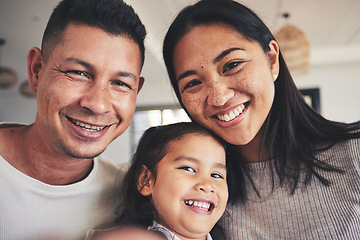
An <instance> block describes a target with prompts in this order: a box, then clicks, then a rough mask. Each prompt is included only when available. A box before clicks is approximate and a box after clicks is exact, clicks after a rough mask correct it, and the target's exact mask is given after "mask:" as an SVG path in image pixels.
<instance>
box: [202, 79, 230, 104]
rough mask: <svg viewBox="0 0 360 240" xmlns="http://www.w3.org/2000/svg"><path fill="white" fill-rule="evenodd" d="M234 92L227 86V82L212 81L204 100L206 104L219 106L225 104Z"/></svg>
mask: <svg viewBox="0 0 360 240" xmlns="http://www.w3.org/2000/svg"><path fill="white" fill-rule="evenodd" d="M234 94H235V92H234V90H232V89H231V88H229V87H228V86H227V84H225V83H221V82H220V81H219V80H216V81H212V83H210V84H209V86H208V91H207V99H206V102H207V104H208V105H211V106H216V107H220V106H223V105H225V103H226V102H227V101H229V99H231V98H232V97H233V96H234Z"/></svg>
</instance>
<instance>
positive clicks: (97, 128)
mask: <svg viewBox="0 0 360 240" xmlns="http://www.w3.org/2000/svg"><path fill="white" fill-rule="evenodd" d="M71 122H72V123H74V124H75V125H76V126H79V127H81V128H84V129H86V130H88V131H100V130H103V129H104V128H105V127H98V126H94V125H90V124H88V123H83V122H80V121H78V120H71Z"/></svg>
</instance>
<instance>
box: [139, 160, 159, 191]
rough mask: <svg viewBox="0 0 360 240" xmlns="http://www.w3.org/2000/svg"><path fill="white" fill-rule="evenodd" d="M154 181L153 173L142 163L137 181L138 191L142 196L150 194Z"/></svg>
mask: <svg viewBox="0 0 360 240" xmlns="http://www.w3.org/2000/svg"><path fill="white" fill-rule="evenodd" d="M154 183H155V178H154V176H153V174H152V173H151V171H150V170H149V169H148V168H147V167H146V166H145V165H142V168H141V171H140V175H139V179H138V182H137V189H138V191H139V192H140V193H141V194H142V195H143V196H149V195H151V192H152V189H153V186H154Z"/></svg>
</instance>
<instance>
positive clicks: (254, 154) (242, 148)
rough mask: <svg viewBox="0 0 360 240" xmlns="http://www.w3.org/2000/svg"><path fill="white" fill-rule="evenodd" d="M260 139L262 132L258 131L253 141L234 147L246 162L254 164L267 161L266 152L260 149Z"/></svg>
mask: <svg viewBox="0 0 360 240" xmlns="http://www.w3.org/2000/svg"><path fill="white" fill-rule="evenodd" d="M262 137H263V131H262V130H260V131H259V133H258V134H257V135H256V136H255V137H254V139H253V140H251V141H250V142H249V143H248V144H246V145H239V146H236V150H237V151H238V152H239V153H240V154H241V156H242V157H243V158H244V159H245V160H246V162H248V163H256V162H263V161H267V160H269V159H268V156H267V155H266V151H265V150H264V149H261V147H260V146H261V141H262Z"/></svg>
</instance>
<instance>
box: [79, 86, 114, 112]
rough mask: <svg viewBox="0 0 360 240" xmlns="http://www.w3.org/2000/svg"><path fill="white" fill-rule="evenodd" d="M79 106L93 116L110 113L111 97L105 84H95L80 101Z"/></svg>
mask: <svg viewBox="0 0 360 240" xmlns="http://www.w3.org/2000/svg"><path fill="white" fill-rule="evenodd" d="M80 106H81V107H83V108H87V109H89V110H90V111H92V112H93V113H94V114H104V113H107V112H110V111H111V106H112V104H111V95H110V93H109V89H108V86H107V85H106V84H101V83H95V81H94V84H92V85H91V86H90V87H89V89H87V91H86V92H85V93H84V95H83V96H82V97H81V99H80Z"/></svg>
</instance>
